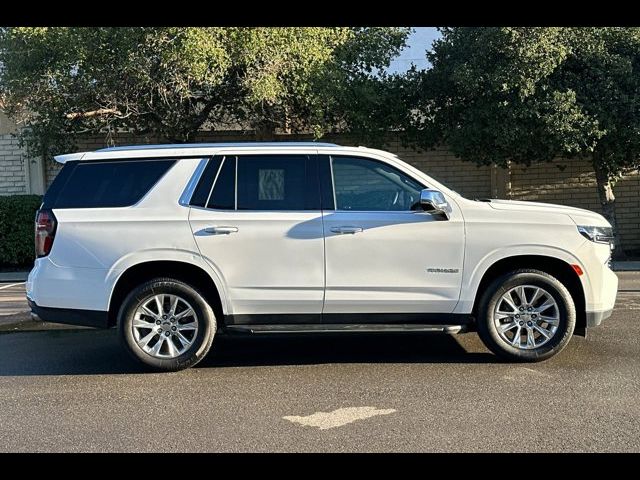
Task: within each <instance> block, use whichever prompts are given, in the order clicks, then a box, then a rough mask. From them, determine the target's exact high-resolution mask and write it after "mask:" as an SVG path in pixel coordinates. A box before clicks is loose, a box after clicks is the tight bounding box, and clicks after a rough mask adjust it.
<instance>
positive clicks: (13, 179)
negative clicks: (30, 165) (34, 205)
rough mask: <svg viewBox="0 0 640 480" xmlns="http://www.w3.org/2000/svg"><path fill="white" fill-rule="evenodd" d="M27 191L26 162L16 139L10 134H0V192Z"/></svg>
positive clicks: (6, 193) (17, 192) (11, 193)
mask: <svg viewBox="0 0 640 480" xmlns="http://www.w3.org/2000/svg"><path fill="white" fill-rule="evenodd" d="M20 193H27V172H26V163H25V159H24V158H23V154H22V150H20V148H19V147H18V140H17V139H16V138H14V137H13V136H12V135H11V134H4V135H0V194H2V195H14V194H20Z"/></svg>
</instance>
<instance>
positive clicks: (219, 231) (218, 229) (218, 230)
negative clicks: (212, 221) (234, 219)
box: [204, 225, 238, 235]
mask: <svg viewBox="0 0 640 480" xmlns="http://www.w3.org/2000/svg"><path fill="white" fill-rule="evenodd" d="M204 231H205V232H206V233H213V234H214V235H228V234H230V233H236V232H237V231H238V227H229V226H217V225H214V226H212V227H206V228H205V229H204Z"/></svg>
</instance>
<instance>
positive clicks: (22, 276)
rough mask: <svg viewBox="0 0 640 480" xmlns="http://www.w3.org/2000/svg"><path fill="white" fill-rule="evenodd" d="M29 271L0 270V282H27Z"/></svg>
mask: <svg viewBox="0 0 640 480" xmlns="http://www.w3.org/2000/svg"><path fill="white" fill-rule="evenodd" d="M28 276H29V272H0V282H25V281H26V280H27V277H28Z"/></svg>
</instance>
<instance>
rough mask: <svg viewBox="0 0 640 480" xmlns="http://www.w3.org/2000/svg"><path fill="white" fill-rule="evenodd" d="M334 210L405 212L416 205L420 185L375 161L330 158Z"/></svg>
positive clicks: (355, 158)
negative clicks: (334, 202)
mask: <svg viewBox="0 0 640 480" xmlns="http://www.w3.org/2000/svg"><path fill="white" fill-rule="evenodd" d="M332 165H333V184H334V188H335V196H336V209H338V210H356V211H408V210H415V209H417V208H418V207H419V205H420V190H422V189H423V188H424V187H423V186H422V185H420V184H419V183H418V182H416V181H415V180H413V179H412V178H410V177H408V176H406V175H405V174H403V173H402V172H400V171H399V170H396V169H395V168H393V167H391V166H389V165H386V164H384V163H382V162H377V161H375V160H368V159H365V158H357V157H332Z"/></svg>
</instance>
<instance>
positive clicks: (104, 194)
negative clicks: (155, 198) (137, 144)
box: [51, 160, 175, 208]
mask: <svg viewBox="0 0 640 480" xmlns="http://www.w3.org/2000/svg"><path fill="white" fill-rule="evenodd" d="M174 163H175V160H125V161H116V162H101V161H87V162H78V163H77V164H75V165H65V167H64V168H68V167H70V168H71V171H70V173H69V174H65V175H64V176H63V178H61V180H62V181H64V179H66V181H64V184H62V183H61V184H60V185H59V186H56V187H55V188H54V185H52V186H51V188H52V189H53V190H54V193H55V194H56V197H57V198H55V200H54V199H53V198H51V201H52V202H53V203H54V205H53V206H52V208H99V207H128V206H130V205H133V204H135V203H136V202H138V201H139V200H140V199H141V198H142V197H143V196H144V195H145V194H146V193H147V192H148V191H149V190H150V189H151V187H153V185H155V183H156V182H157V181H158V180H160V177H162V176H163V175H164V174H165V173H166V172H167V171H168V170H169V168H171V166H172V165H173V164H174ZM74 167H75V168H74ZM61 174H62V172H61ZM54 183H55V182H54Z"/></svg>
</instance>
